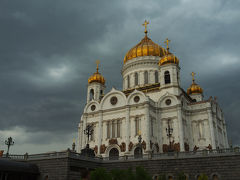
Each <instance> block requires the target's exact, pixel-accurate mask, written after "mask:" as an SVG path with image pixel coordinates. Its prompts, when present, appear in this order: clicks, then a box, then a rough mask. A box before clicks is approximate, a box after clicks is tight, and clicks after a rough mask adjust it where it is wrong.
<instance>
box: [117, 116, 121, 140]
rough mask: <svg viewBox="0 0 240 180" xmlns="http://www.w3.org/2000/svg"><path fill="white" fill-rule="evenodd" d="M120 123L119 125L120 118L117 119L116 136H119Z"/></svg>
mask: <svg viewBox="0 0 240 180" xmlns="http://www.w3.org/2000/svg"><path fill="white" fill-rule="evenodd" d="M120 125H121V122H120V120H118V121H117V137H120V129H121V128H120Z"/></svg>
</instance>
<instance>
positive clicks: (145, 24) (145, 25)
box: [142, 20, 149, 33]
mask: <svg viewBox="0 0 240 180" xmlns="http://www.w3.org/2000/svg"><path fill="white" fill-rule="evenodd" d="M148 24H149V21H147V20H145V21H144V23H143V24H142V25H143V26H144V27H145V31H144V32H145V33H147V25H148Z"/></svg>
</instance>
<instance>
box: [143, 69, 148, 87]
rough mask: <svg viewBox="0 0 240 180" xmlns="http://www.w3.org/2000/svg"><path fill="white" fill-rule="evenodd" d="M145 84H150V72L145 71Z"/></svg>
mask: <svg viewBox="0 0 240 180" xmlns="http://www.w3.org/2000/svg"><path fill="white" fill-rule="evenodd" d="M144 84H148V72H147V71H145V72H144Z"/></svg>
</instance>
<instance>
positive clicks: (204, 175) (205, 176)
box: [198, 174, 208, 180]
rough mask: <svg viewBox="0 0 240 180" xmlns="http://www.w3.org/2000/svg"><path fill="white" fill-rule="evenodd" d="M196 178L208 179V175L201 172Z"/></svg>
mask: <svg viewBox="0 0 240 180" xmlns="http://www.w3.org/2000/svg"><path fill="white" fill-rule="evenodd" d="M198 180H208V177H207V175H206V174H201V175H200V176H199V177H198Z"/></svg>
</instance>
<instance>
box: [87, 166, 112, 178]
mask: <svg viewBox="0 0 240 180" xmlns="http://www.w3.org/2000/svg"><path fill="white" fill-rule="evenodd" d="M111 179H112V177H111V175H110V174H109V173H108V172H107V171H106V169H104V168H97V169H95V170H94V171H92V172H91V180H111Z"/></svg>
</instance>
